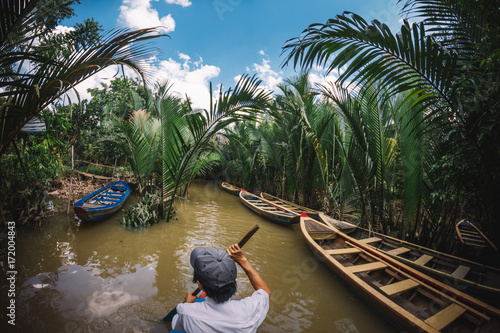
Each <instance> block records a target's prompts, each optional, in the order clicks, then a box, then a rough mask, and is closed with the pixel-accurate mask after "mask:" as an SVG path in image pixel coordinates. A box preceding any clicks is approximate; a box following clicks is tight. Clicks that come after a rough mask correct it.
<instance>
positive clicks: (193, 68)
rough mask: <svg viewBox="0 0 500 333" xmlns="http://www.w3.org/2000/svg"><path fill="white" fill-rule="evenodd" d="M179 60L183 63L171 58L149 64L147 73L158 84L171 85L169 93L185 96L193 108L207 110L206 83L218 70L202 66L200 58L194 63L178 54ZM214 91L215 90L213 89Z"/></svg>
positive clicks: (185, 55) (217, 73)
mask: <svg viewBox="0 0 500 333" xmlns="http://www.w3.org/2000/svg"><path fill="white" fill-rule="evenodd" d="M179 58H180V59H181V60H182V61H183V63H181V62H177V61H175V60H174V59H172V58H169V59H168V60H162V61H160V62H159V63H158V64H157V65H154V64H150V68H149V71H150V72H151V73H155V79H156V80H157V81H158V82H165V81H166V80H168V81H169V83H171V84H173V86H172V88H171V92H172V93H174V94H176V95H179V97H181V98H184V97H185V96H186V94H187V95H188V97H189V98H190V99H191V102H192V103H193V108H204V109H208V108H209V105H210V104H209V103H210V93H209V89H208V83H209V81H210V80H211V79H213V78H215V77H217V76H218V75H219V73H220V68H219V67H217V66H213V65H205V64H203V59H202V58H201V57H200V58H199V60H198V61H195V62H194V63H193V62H192V61H191V57H190V56H188V55H187V54H184V53H179ZM213 89H214V90H216V88H215V87H214V88H213Z"/></svg>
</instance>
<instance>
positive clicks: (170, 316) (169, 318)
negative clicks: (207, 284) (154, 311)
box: [162, 224, 260, 322]
mask: <svg viewBox="0 0 500 333" xmlns="http://www.w3.org/2000/svg"><path fill="white" fill-rule="evenodd" d="M259 228H260V227H259V225H258V224H256V225H255V226H254V227H253V228H252V229H250V231H249V232H247V234H246V235H245V236H244V237H243V238H242V239H241V240H240V242H239V243H238V246H239V247H240V249H241V248H242V247H243V245H245V244H246V242H248V240H249V239H250V238H252V236H253V235H254V234H255V233H256V232H257V230H259ZM199 292H200V289H199V288H196V290H195V291H193V292H192V294H193V296H196V295H198V293H199ZM176 314H177V307H175V308H174V309H173V310H172V311H170V312H169V313H168V315H166V316H165V318H163V320H162V321H164V322H169V321H172V319H174V316H175V315H176Z"/></svg>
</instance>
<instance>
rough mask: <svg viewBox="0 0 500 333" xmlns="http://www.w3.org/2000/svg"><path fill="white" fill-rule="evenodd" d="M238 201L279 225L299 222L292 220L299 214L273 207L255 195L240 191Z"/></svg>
mask: <svg viewBox="0 0 500 333" xmlns="http://www.w3.org/2000/svg"><path fill="white" fill-rule="evenodd" d="M240 199H241V202H242V203H243V204H244V205H245V206H247V207H248V208H249V209H251V210H252V211H253V212H255V213H257V214H258V215H260V216H262V217H264V218H266V219H268V220H269V221H272V222H275V223H279V224H296V223H299V220H298V219H295V220H294V219H293V217H295V216H300V214H298V213H296V212H294V211H292V210H287V209H285V208H282V207H279V206H277V205H273V204H272V203H270V202H269V201H267V200H266V199H263V198H260V197H258V196H256V195H255V194H252V193H250V192H247V191H245V190H241V192H240Z"/></svg>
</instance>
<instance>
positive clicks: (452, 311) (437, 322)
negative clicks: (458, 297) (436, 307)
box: [425, 303, 465, 331]
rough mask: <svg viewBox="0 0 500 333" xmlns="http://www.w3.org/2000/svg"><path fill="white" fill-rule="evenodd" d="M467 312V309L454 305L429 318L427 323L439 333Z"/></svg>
mask: <svg viewBox="0 0 500 333" xmlns="http://www.w3.org/2000/svg"><path fill="white" fill-rule="evenodd" d="M464 312H465V309H464V308H463V307H461V306H460V305H458V304H456V303H452V304H450V305H449V306H447V307H446V308H444V309H443V310H441V311H439V312H438V313H436V314H435V315H434V316H432V317H430V318H427V320H425V322H426V323H427V324H429V325H431V326H432V327H434V328H435V329H437V330H438V331H440V330H442V329H443V328H445V327H446V326H448V325H449V324H451V323H452V322H453V321H455V320H456V319H457V318H458V317H460V316H461V315H462V314H463V313H464Z"/></svg>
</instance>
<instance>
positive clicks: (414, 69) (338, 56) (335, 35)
mask: <svg viewBox="0 0 500 333" xmlns="http://www.w3.org/2000/svg"><path fill="white" fill-rule="evenodd" d="M283 52H284V53H285V52H288V55H287V57H286V59H285V61H284V65H287V64H289V63H292V64H293V66H294V67H296V66H298V65H300V66H301V68H302V69H304V68H310V67H312V66H313V65H319V66H324V67H326V68H327V70H328V72H331V71H333V70H334V69H340V68H342V67H343V66H346V70H345V71H344V72H343V73H341V74H340V77H339V82H340V83H341V84H343V83H347V82H348V81H351V82H352V83H354V84H356V85H357V86H360V87H363V86H367V85H371V84H372V83H374V82H378V83H379V84H380V86H381V87H385V88H386V89H387V94H388V96H392V95H395V94H397V93H399V92H402V91H407V90H414V89H416V90H419V91H420V94H421V101H420V102H421V103H425V104H427V105H430V104H435V103H437V102H438V101H440V100H443V101H445V102H446V103H447V105H448V107H452V106H453V105H452V101H451V99H450V96H449V93H450V90H451V88H452V82H453V80H454V79H456V78H457V75H458V74H457V71H458V69H457V59H458V55H457V54H456V53H455V52H453V53H452V52H449V51H448V50H446V49H443V48H442V47H441V45H440V44H439V43H438V42H436V40H435V39H434V38H432V36H427V35H426V31H425V25H424V24H423V23H420V24H413V23H410V22H408V21H405V22H404V24H403V25H402V27H401V31H400V32H399V33H398V34H397V35H394V34H393V33H392V32H391V31H390V29H389V28H388V27H387V26H386V25H385V24H382V23H380V22H378V21H376V20H375V21H373V22H372V23H371V24H369V23H368V22H366V21H365V20H364V19H363V18H362V17H360V16H358V15H356V14H354V13H349V12H345V13H344V14H343V15H338V16H337V17H336V18H335V19H330V20H328V22H327V23H326V24H313V25H310V26H309V28H308V29H306V30H304V32H303V33H302V36H300V37H297V38H294V39H290V40H288V41H287V43H286V44H285V46H284V47H283Z"/></svg>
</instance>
